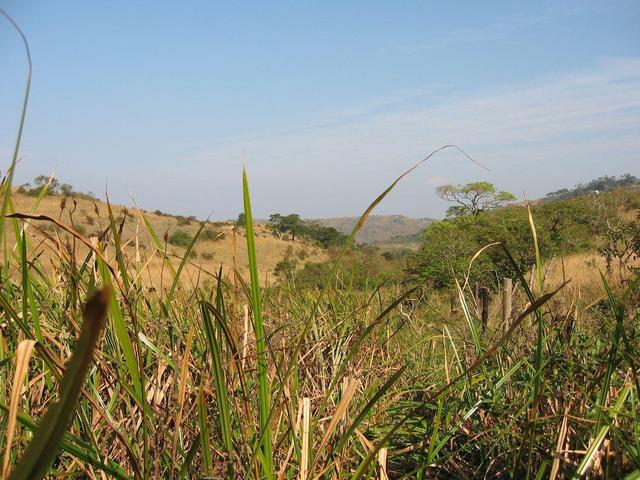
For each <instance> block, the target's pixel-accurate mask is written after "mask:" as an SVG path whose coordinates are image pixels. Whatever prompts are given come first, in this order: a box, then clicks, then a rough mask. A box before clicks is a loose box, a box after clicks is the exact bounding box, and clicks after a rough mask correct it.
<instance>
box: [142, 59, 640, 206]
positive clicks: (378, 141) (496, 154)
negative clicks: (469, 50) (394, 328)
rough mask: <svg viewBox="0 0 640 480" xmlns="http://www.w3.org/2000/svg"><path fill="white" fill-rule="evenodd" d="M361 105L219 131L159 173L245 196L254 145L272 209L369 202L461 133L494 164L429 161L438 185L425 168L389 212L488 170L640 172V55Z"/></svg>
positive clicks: (537, 182)
mask: <svg viewBox="0 0 640 480" xmlns="http://www.w3.org/2000/svg"><path fill="white" fill-rule="evenodd" d="M396 100H397V99H394V102H395V101H396ZM354 111H357V114H356V115H354V116H351V117H350V116H349V115H344V114H341V116H340V120H339V121H335V122H326V121H324V120H323V121H322V122H320V123H318V124H317V125H315V126H314V125H313V124H310V125H305V126H304V127H298V126H295V127H293V128H289V129H280V130H277V131H276V130H274V131H272V132H263V133H258V134H252V135H246V136H244V137H238V138H233V139H224V140H219V141H217V142H215V144H214V145H212V146H211V148H209V149H207V150H206V151H202V152H200V153H197V154H194V155H192V156H191V157H189V158H185V159H181V160H180V161H179V162H177V166H176V165H175V164H174V165H173V166H171V169H170V170H171V171H169V170H167V171H161V170H158V171H157V172H156V173H155V174H154V178H155V179H156V180H157V181H159V182H162V181H165V180H163V179H165V178H169V179H171V181H172V182H173V181H174V179H177V178H179V179H182V181H184V182H185V184H188V185H189V186H190V187H189V189H190V191H192V192H197V191H203V192H206V193H210V192H211V189H213V191H214V196H215V197H216V199H219V200H220V202H223V201H224V199H228V198H234V196H238V195H236V193H237V190H238V188H237V187H238V185H237V183H238V182H237V178H236V176H233V175H231V174H229V173H227V172H237V171H239V167H240V158H241V154H242V152H244V151H246V155H247V163H248V165H249V168H250V173H251V174H252V175H253V177H252V178H254V179H255V180H254V185H253V188H254V190H255V192H256V195H257V196H258V197H259V199H260V201H259V202H257V205H258V207H257V208H258V209H260V208H263V209H265V211H264V212H261V214H266V213H268V212H269V211H276V210H291V209H294V210H296V211H299V212H300V213H302V214H303V215H307V216H316V217H317V216H322V215H337V214H352V213H356V212H358V211H359V210H360V209H361V208H362V207H364V206H365V205H366V204H367V203H368V201H370V200H371V199H372V198H374V197H375V195H376V194H377V193H379V191H380V190H381V189H382V188H384V187H385V186H386V184H387V183H388V182H389V181H390V180H391V179H393V178H394V176H395V175H396V174H398V173H399V172H400V171H402V170H403V169H404V168H405V167H406V166H408V165H410V164H411V163H413V162H415V161H416V160H419V159H420V158H422V157H423V156H424V155H425V154H426V153H428V152H429V151H430V150H432V149H433V148H436V147H438V146H440V145H443V144H447V143H456V144H459V145H460V146H462V147H463V148H465V150H467V151H468V152H469V153H471V155H472V156H474V157H477V159H478V160H480V161H481V162H482V163H484V164H486V165H487V166H488V167H490V168H491V172H490V173H489V174H485V173H484V172H481V171H478V170H475V169H473V168H472V166H471V165H468V164H467V163H463V162H462V161H461V160H459V157H456V156H455V155H453V154H445V155H444V156H443V158H442V159H441V160H439V161H436V162H435V163H433V164H432V165H430V166H429V167H427V168H429V177H428V178H426V185H428V187H426V186H425V176H424V175H421V174H419V173H418V174H416V176H415V179H410V180H408V181H407V182H406V186H404V187H400V188H399V190H398V193H395V194H394V195H392V196H391V198H390V199H389V201H388V202H387V203H386V207H383V211H395V212H399V213H408V214H413V215H425V214H436V213H438V212H440V211H442V209H443V206H442V204H439V203H437V201H436V200H435V198H434V196H433V195H432V192H433V185H436V184H437V183H435V182H436V180H439V178H440V177H442V178H447V179H448V180H449V181H451V182H455V183H458V182H461V181H467V180H471V179H473V178H477V177H479V176H485V177H487V178H489V179H491V180H492V181H495V182H496V183H498V184H499V186H500V187H501V188H506V189H510V190H512V191H514V192H517V193H520V192H522V191H523V189H526V191H527V193H528V194H529V195H530V196H534V197H535V196H537V195H544V194H545V193H546V192H548V191H551V190H553V189H555V188H556V187H558V186H566V185H572V184H573V183H575V182H576V181H581V180H585V179H588V178H590V177H593V176H596V175H599V174H602V173H603V172H607V173H611V174H615V173H622V172H623V171H627V170H631V169H635V170H636V172H635V173H639V172H638V171H637V169H638V167H637V165H638V164H637V163H636V161H637V159H638V155H637V152H638V151H640V59H622V60H620V59H619V60H610V61H608V62H605V63H602V64H600V65H598V66H597V67H595V68H593V69H591V70H588V71H579V72H573V73H570V74H565V75H561V76H555V77H548V78H545V79H542V80H539V81H537V82H533V83H530V84H526V85H517V86H512V87H510V88H504V89H501V90H499V91H488V92H485V93H483V94H479V95H478V94H476V95H474V96H470V97H450V98H448V99H446V100H442V99H441V100H440V101H439V102H438V103H437V104H432V103H430V102H429V101H428V100H427V101H426V102H425V101H422V102H420V101H417V102H416V106H415V107H413V108H406V107H403V108H400V109H396V110H394V109H393V108H390V109H384V111H383V113H379V112H380V109H379V108H378V106H375V108H372V109H370V110H367V109H366V108H364V109H358V108H355V110H354ZM632 173H633V172H632ZM233 208H235V207H233ZM223 211H224V208H223ZM231 214H232V212H229V213H228V215H231Z"/></svg>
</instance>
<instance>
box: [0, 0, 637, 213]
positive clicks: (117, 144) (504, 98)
mask: <svg viewBox="0 0 640 480" xmlns="http://www.w3.org/2000/svg"><path fill="white" fill-rule="evenodd" d="M0 7H1V8H3V9H4V10H6V11H7V12H8V13H10V14H11V15H12V16H13V17H14V19H15V20H16V21H17V22H18V23H19V24H20V25H21V26H22V29H23V30H24V32H25V34H26V35H27V37H28V39H29V42H30V45H31V50H32V56H33V62H34V73H33V90H32V97H31V103H30V106H29V112H28V116H27V124H26V131H25V135H24V142H23V148H22V152H21V153H22V161H21V164H20V167H19V169H18V172H17V181H18V182H26V181H30V180H31V179H32V178H33V177H34V176H36V175H38V174H41V173H51V172H52V171H54V170H55V172H56V174H57V176H58V178H60V180H61V181H64V182H68V183H71V184H72V185H74V186H75V187H76V188H78V189H81V190H91V191H94V192H96V193H98V194H99V195H103V192H104V191H105V188H106V189H108V191H109V195H110V197H111V198H112V200H113V201H117V202H121V203H127V204H130V203H131V198H130V195H133V197H134V198H135V199H136V201H137V202H138V204H140V205H141V206H142V207H144V208H148V209H152V210H155V209H160V210H163V211H169V212H172V213H180V214H195V215H198V216H200V217H206V216H207V215H209V214H210V213H211V212H213V217H214V218H230V217H235V216H236V215H237V213H238V212H239V211H240V210H241V205H242V202H241V182H240V178H241V177H240V175H241V168H242V163H243V162H245V163H246V165H247V168H248V173H249V176H250V182H251V187H252V195H253V199H254V204H255V207H254V208H255V210H256V213H257V215H258V216H267V215H268V214H270V213H273V212H281V213H289V212H297V213H300V214H302V215H303V216H305V217H325V216H342V215H356V214H359V213H361V212H362V211H363V209H364V208H365V207H366V206H367V205H368V203H369V202H370V201H371V200H373V199H374V198H375V197H376V196H377V195H378V194H379V193H380V192H381V191H382V190H383V189H384V188H385V187H386V186H387V185H388V184H389V183H390V182H391V181H392V180H393V179H394V178H395V176H397V175H398V174H399V173H401V172H402V171H403V170H404V169H406V168H407V167H408V166H410V165H412V164H413V163H415V162H416V161H418V160H420V159H421V158H422V157H424V156H425V155H426V154H428V153H429V152H430V151H431V150H433V149H435V148H437V147H439V146H441V145H443V144H448V143H455V144H457V145H459V146H460V147H462V148H463V149H465V150H466V151H467V152H468V153H469V154H470V155H471V156H472V157H474V158H475V159H477V160H478V161H480V162H482V163H483V164H485V165H487V166H488V167H489V168H490V171H488V172H486V171H484V170H481V169H479V168H478V167H476V166H475V165H473V164H472V163H470V162H469V161H467V160H465V159H463V158H462V157H461V155H459V154H455V153H454V152H449V153H444V154H442V155H440V156H439V157H438V158H436V159H434V160H433V161H432V162H431V163H429V164H425V165H423V166H422V167H421V168H420V169H419V170H417V171H416V172H415V173H414V174H413V175H412V176H411V177H409V178H408V179H407V180H406V181H405V182H403V183H402V184H401V185H400V186H399V187H398V188H397V190H395V191H394V192H393V193H392V194H391V195H390V196H389V197H388V200H386V201H385V202H384V203H383V204H382V205H381V207H379V209H378V210H377V213H399V214H406V215H411V216H441V215H442V214H443V212H444V210H445V208H446V205H445V204H444V203H443V202H442V201H440V200H439V199H438V198H437V196H436V195H435V194H434V189H435V187H436V186H437V185H438V184H441V183H444V182H446V183H465V182H468V181H472V180H479V179H483V180H489V181H492V182H494V183H495V184H496V185H497V186H498V187H499V188H501V189H506V190H510V191H512V192H513V193H515V194H517V195H518V196H520V197H522V195H523V193H526V195H527V196H529V197H530V198H535V197H539V196H543V195H544V194H545V193H547V192H549V191H552V190H556V189H558V188H561V187H566V186H572V185H574V184H576V183H578V182H582V181H587V180H590V179H591V178H594V177H597V176H600V175H604V174H608V175H615V174H621V173H626V172H629V173H632V174H635V175H637V176H640V167H639V165H640V161H639V159H640V156H639V155H638V152H639V151H640V3H639V2H637V1H625V0H621V1H616V0H613V1H601V2H590V1H570V2H563V1H553V2H552V1H549V2H513V1H510V2H455V4H454V2H415V1H413V2H412V1H403V2H373V1H371V2H332V1H324V2H277V3H276V2H224V3H223V2H205V1H202V2H197V1H194V2H179V3H178V2H175V3H174V2H171V3H169V2H101V3H99V2H79V1H78V2H72V1H68V2H66V1H58V2H53V1H33V2H18V1H15V2H12V1H0ZM0 66H1V71H2V75H0V160H1V159H4V160H2V161H3V162H4V165H8V163H9V161H10V156H11V148H12V145H13V140H14V137H15V131H16V128H17V121H18V115H19V107H20V102H21V95H22V90H23V84H24V76H25V59H24V55H23V52H22V49H21V45H20V43H19V41H18V38H17V37H16V35H15V34H14V32H13V31H12V30H11V29H10V28H9V27H8V25H7V24H6V23H1V24H0ZM0 168H2V167H0ZM5 168H6V167H4V168H3V170H4V169H5Z"/></svg>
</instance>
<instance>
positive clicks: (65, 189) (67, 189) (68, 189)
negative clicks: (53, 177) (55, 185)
mask: <svg viewBox="0 0 640 480" xmlns="http://www.w3.org/2000/svg"><path fill="white" fill-rule="evenodd" d="M60 193H61V194H62V195H64V196H65V197H70V196H71V195H73V187H72V186H71V185H69V184H68V183H63V184H62V185H60Z"/></svg>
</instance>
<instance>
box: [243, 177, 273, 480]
mask: <svg viewBox="0 0 640 480" xmlns="http://www.w3.org/2000/svg"><path fill="white" fill-rule="evenodd" d="M242 194H243V199H244V215H245V219H246V233H247V254H248V256H249V275H250V277H251V311H252V314H253V328H254V331H255V335H256V352H257V362H258V385H259V389H258V403H259V411H260V436H261V444H262V455H263V462H262V473H263V475H264V476H265V477H266V478H267V480H271V479H272V478H273V475H274V469H273V447H272V444H271V425H270V418H271V412H270V400H269V397H270V395H269V378H268V376H267V374H268V373H267V352H266V337H265V331H264V324H263V323H262V305H261V301H260V281H259V277H258V261H257V258H256V244H255V236H254V232H253V216H252V214H251V198H250V195H249V181H248V179H247V172H246V170H245V169H244V168H243V169H242Z"/></svg>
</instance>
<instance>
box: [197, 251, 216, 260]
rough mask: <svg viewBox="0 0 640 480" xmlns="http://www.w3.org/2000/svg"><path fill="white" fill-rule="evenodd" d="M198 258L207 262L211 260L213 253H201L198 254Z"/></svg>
mask: <svg viewBox="0 0 640 480" xmlns="http://www.w3.org/2000/svg"><path fill="white" fill-rule="evenodd" d="M200 257H201V258H202V259H203V260H207V261H209V260H213V257H214V253H213V252H202V253H201V254H200Z"/></svg>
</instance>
